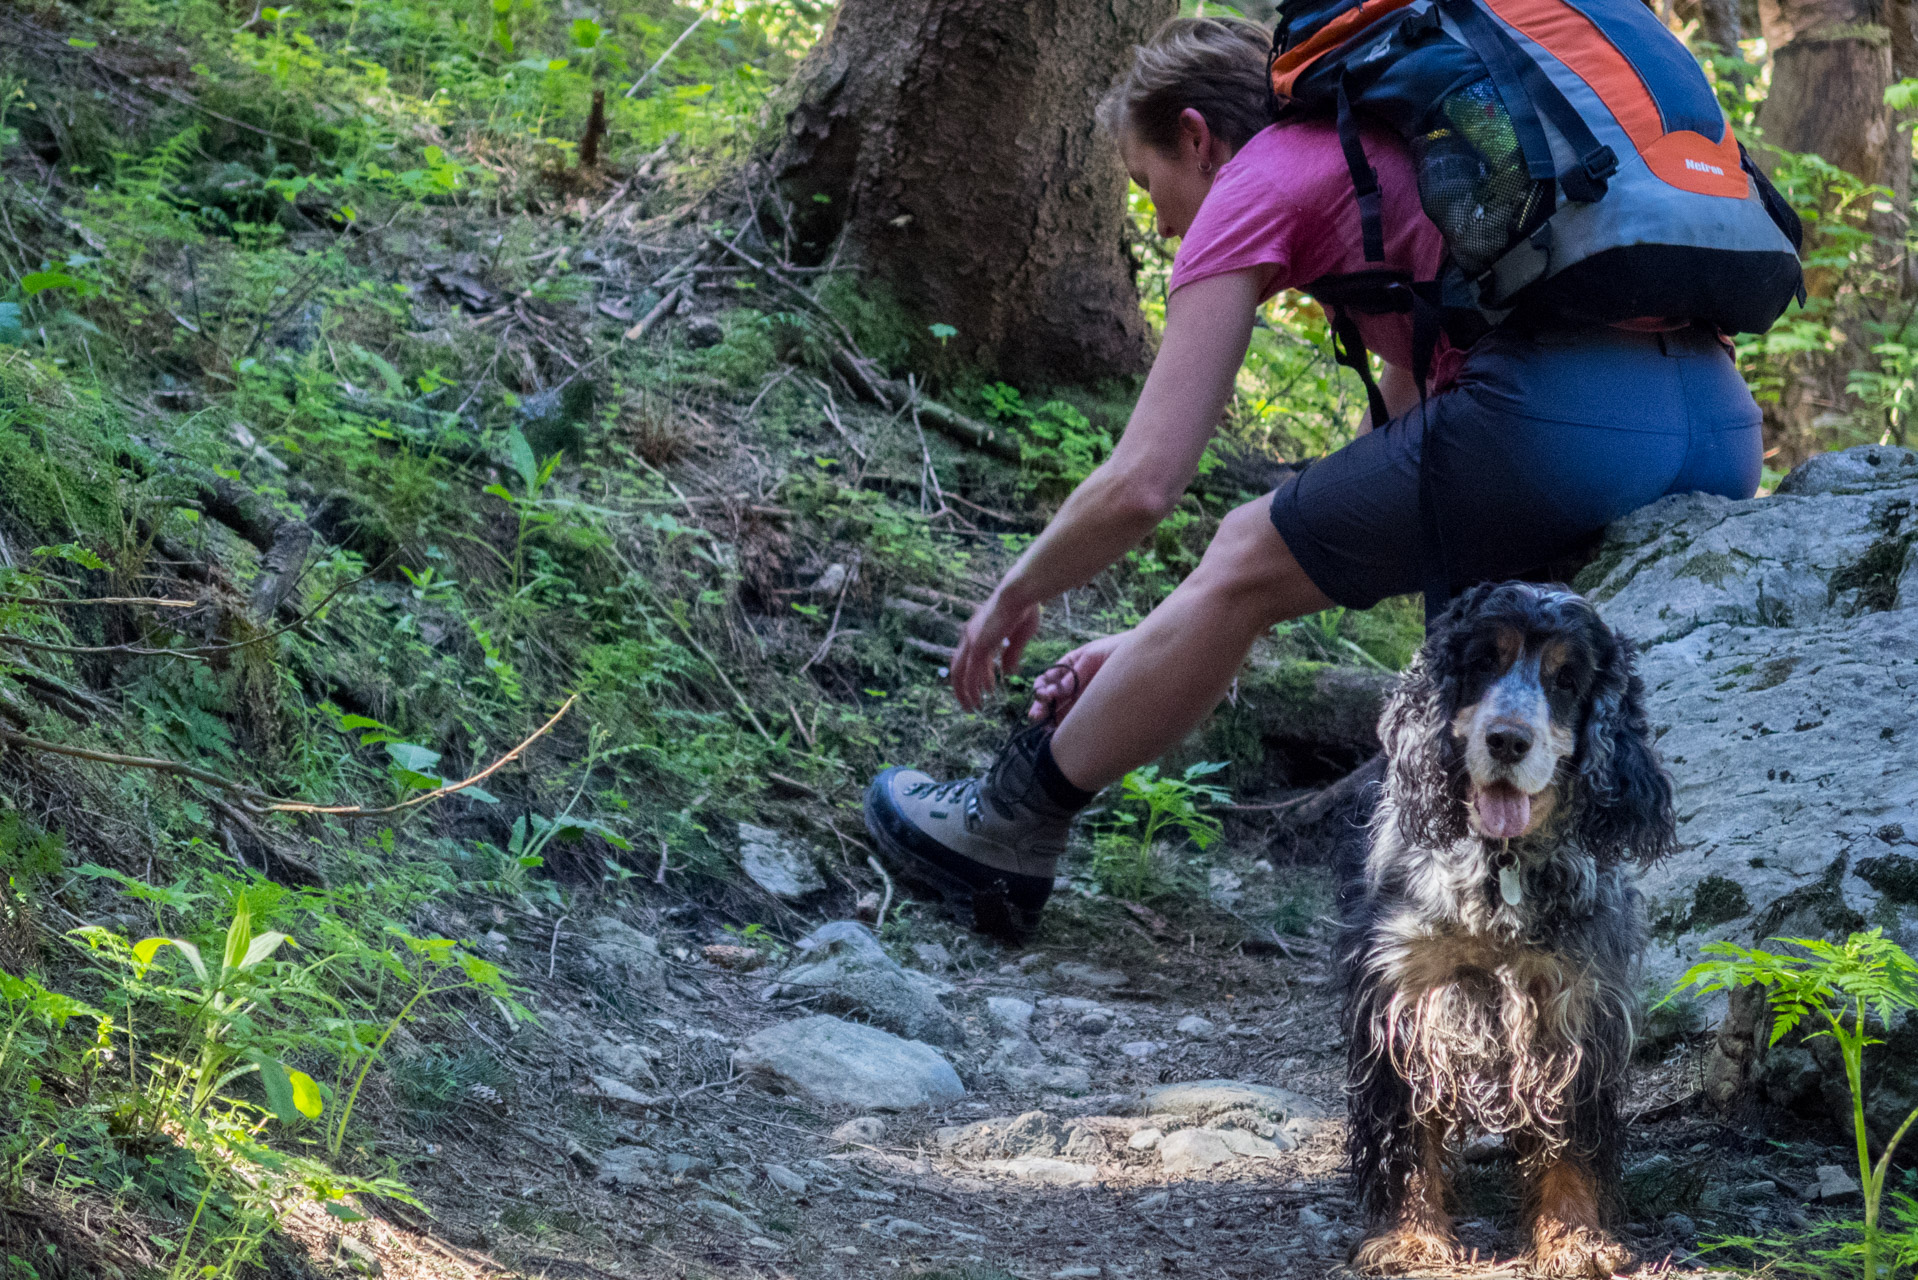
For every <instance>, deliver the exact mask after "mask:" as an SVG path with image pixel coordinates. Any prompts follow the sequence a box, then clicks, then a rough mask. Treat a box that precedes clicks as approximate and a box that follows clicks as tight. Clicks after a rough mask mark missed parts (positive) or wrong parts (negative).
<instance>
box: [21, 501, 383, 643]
mask: <svg viewBox="0 0 1918 1280" xmlns="http://www.w3.org/2000/svg"><path fill="white" fill-rule="evenodd" d="M302 527H304V526H302ZM309 532H311V531H310V530H309ZM398 554H399V553H398V552H397V551H396V552H394V553H393V554H392V555H389V556H387V557H386V559H384V560H382V561H380V562H379V563H378V564H376V565H374V566H373V567H372V568H371V569H368V570H367V571H366V572H365V573H363V574H361V575H360V576H359V577H357V578H351V579H349V580H347V581H345V582H342V583H340V585H338V586H337V587H334V588H333V589H332V590H331V591H329V592H327V593H326V595H325V596H323V597H322V598H321V600H320V602H319V603H318V604H316V605H314V606H313V607H312V608H311V609H308V610H307V611H306V612H305V613H303V614H301V615H300V616H299V617H297V618H295V619H293V621H291V622H289V623H287V624H286V625H284V626H280V627H275V628H273V630H271V631H263V632H261V633H260V634H259V635H257V636H253V637H252V638H250V639H246V640H233V641H230V642H228V643H225V644H203V645H196V646H194V647H193V648H190V649H154V648H149V647H147V646H145V645H137V644H95V645H82V644H55V643H53V642H52V641H50V640H31V639H28V638H27V637H26V636H15V635H8V634H6V633H5V632H0V648H8V647H10V648H15V649H32V650H35V651H37V652H40V653H66V654H96V653H117V654H120V655H121V656H123V657H129V658H196V659H205V658H217V657H219V656H220V655H221V654H223V653H232V652H233V651H234V650H236V649H244V648H247V647H248V646H249V645H256V644H263V643H265V642H266V641H268V640H271V639H274V638H275V637H276V636H283V635H285V634H286V633H287V632H289V631H294V630H297V629H299V628H300V627H303V626H305V625H306V624H307V623H308V622H311V621H312V620H313V619H314V617H316V616H317V615H318V614H319V612H320V610H322V609H324V608H326V606H327V605H329V604H332V603H333V600H334V597H336V596H338V595H339V594H340V593H341V592H342V591H345V590H346V589H347V588H348V587H356V586H358V585H359V584H360V583H362V582H365V581H366V580H367V579H368V578H370V577H372V576H373V575H374V574H376V573H378V572H380V571H381V570H382V569H384V568H386V566H387V565H389V564H391V563H392V562H393V560H394V557H395V556H397V555H398ZM76 603H77V602H76Z"/></svg>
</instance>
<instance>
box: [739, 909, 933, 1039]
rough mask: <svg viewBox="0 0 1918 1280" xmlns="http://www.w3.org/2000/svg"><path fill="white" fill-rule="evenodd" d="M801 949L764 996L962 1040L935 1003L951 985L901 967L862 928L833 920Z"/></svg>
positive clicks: (909, 1032) (911, 1032)
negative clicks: (795, 960) (801, 1000)
mask: <svg viewBox="0 0 1918 1280" xmlns="http://www.w3.org/2000/svg"><path fill="white" fill-rule="evenodd" d="M828 931H830V932H828ZM821 935H825V936H824V937H822V936H821ZM802 947H803V949H802V951H801V956H802V957H803V959H802V961H801V963H799V964H796V965H794V966H793V967H792V968H790V969H787V970H786V971H785V972H784V973H782V974H780V975H779V980H778V981H777V982H774V983H773V984H772V985H771V986H769V987H767V988H766V990H765V992H764V993H763V994H764V996H765V998H766V999H769V1000H798V999H804V1000H806V1001H808V1003H809V1004H810V1005H811V1007H812V1008H815V1009H821V1010H824V1011H825V1012H827V1013H840V1014H851V1015H857V1016H860V1017H863V1018H865V1019H867V1020H869V1021H871V1022H872V1023H873V1024H874V1025H876V1026H880V1027H884V1028H885V1029H886V1030H888V1031H894V1032H897V1033H898V1034H900V1035H902V1036H905V1037H906V1038H907V1039H909V1040H924V1041H926V1042H927V1043H928V1044H937V1045H945V1046H948V1047H951V1046H957V1045H960V1044H963V1043H965V1029H964V1027H962V1026H961V1025H960V1023H959V1020H958V1019H957V1018H955V1017H953V1016H952V1014H951V1013H950V1012H948V1011H947V1009H946V1007H945V1006H944V1005H943V1004H940V1003H939V997H940V996H941V995H942V994H944V993H945V992H948V991H950V990H951V989H952V988H951V986H950V985H949V984H947V983H944V982H941V981H940V980H939V979H937V978H933V977H929V976H927V975H926V974H923V973H918V972H915V971H913V970H911V969H907V968H905V967H903V966H902V965H900V964H899V963H898V962H897V961H895V960H893V958H892V957H891V956H889V955H887V954H886V952H885V949H884V948H883V947H881V946H880V945H879V941H878V939H876V938H874V937H873V936H872V934H871V932H870V931H868V930H867V929H866V928H865V927H864V926H862V925H857V924H853V923H852V922H850V921H837V922H835V923H833V924H831V925H827V926H825V927H824V928H821V929H819V930H816V931H815V932H814V933H813V934H812V935H811V936H810V937H808V938H806V939H804V940H803V942H802Z"/></svg>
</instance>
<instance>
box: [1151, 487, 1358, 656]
mask: <svg viewBox="0 0 1918 1280" xmlns="http://www.w3.org/2000/svg"><path fill="white" fill-rule="evenodd" d="M1271 506H1272V500H1271V497H1270V496H1269V495H1268V496H1267V497H1264V498H1259V499H1256V500H1254V501H1252V502H1248V503H1246V504H1245V505H1243V506H1240V507H1236V508H1234V509H1233V510H1232V511H1230V512H1229V513H1227V515H1226V517H1225V519H1223V520H1221V521H1220V522H1219V529H1218V532H1217V533H1215V534H1213V536H1212V543H1211V545H1210V546H1208V547H1207V548H1206V549H1205V555H1204V556H1203V557H1202V558H1201V559H1200V561H1199V567H1198V568H1197V569H1194V570H1193V571H1192V576H1191V577H1189V578H1187V579H1186V584H1185V585H1186V587H1187V588H1190V589H1192V590H1194V591H1196V592H1199V593H1202V595H1203V597H1204V598H1205V599H1206V600H1207V601H1208V602H1212V603H1216V604H1219V605H1221V606H1223V607H1226V608H1229V609H1231V610H1232V611H1233V612H1234V613H1238V614H1244V615H1246V617H1247V618H1248V620H1250V621H1257V622H1260V623H1263V624H1264V625H1267V626H1270V625H1271V624H1273V623H1277V622H1283V621H1285V620H1286V619H1288V618H1296V617H1299V616H1300V615H1302V614H1306V613H1312V612H1316V611H1317V610H1319V609H1323V608H1326V607H1328V606H1329V605H1330V604H1331V603H1332V602H1331V601H1330V600H1328V599H1326V597H1325V595H1324V593H1322V592H1321V591H1320V590H1319V589H1318V587H1317V586H1315V585H1314V584H1313V582H1312V580H1311V579H1310V578H1308V577H1307V576H1306V574H1305V570H1304V569H1302V568H1300V566H1299V562H1298V560H1297V558H1295V557H1294V556H1293V554H1292V551H1291V549H1290V548H1289V547H1287V546H1286V545H1285V539H1284V538H1283V537H1281V536H1280V534H1279V531H1278V529H1277V528H1275V527H1274V526H1273V524H1272V519H1271V515H1270V510H1271Z"/></svg>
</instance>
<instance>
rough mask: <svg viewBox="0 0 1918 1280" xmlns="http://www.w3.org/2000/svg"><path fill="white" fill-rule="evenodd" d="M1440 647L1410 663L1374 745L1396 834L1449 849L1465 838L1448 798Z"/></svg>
mask: <svg viewBox="0 0 1918 1280" xmlns="http://www.w3.org/2000/svg"><path fill="white" fill-rule="evenodd" d="M1442 646H1443V641H1442V640H1441V639H1439V638H1438V637H1435V638H1434V640H1433V641H1432V642H1428V643H1427V644H1426V646H1425V648H1423V649H1421V650H1420V651H1419V652H1418V653H1417V654H1416V655H1415V656H1414V657H1413V658H1412V661H1411V664H1410V665H1408V666H1407V667H1406V668H1405V673H1404V674H1403V675H1401V676H1400V677H1399V683H1398V686H1397V687H1396V688H1395V689H1393V691H1392V695H1391V696H1390V697H1389V698H1387V699H1386V701H1385V710H1384V712H1383V713H1382V714H1381V715H1380V716H1379V742H1380V743H1381V744H1382V745H1383V746H1384V748H1385V758H1386V761H1387V765H1388V767H1389V768H1390V770H1391V774H1390V776H1389V777H1388V778H1387V780H1386V788H1387V790H1388V791H1389V793H1390V794H1391V797H1392V800H1393V802H1394V803H1395V804H1396V805H1397V807H1398V821H1399V828H1400V830H1401V831H1402V832H1403V833H1404V835H1405V836H1406V838H1407V839H1409V840H1412V841H1415V842H1418V843H1437V844H1443V843H1449V842H1450V841H1453V840H1457V839H1460V838H1462V837H1463V836H1464V835H1465V834H1466V827H1465V815H1464V811H1463V809H1462V808H1461V806H1460V805H1459V804H1458V802H1457V798H1456V797H1455V796H1454V795H1453V794H1452V776H1451V774H1452V771H1451V767H1450V766H1451V764H1452V763H1453V761H1452V754H1453V752H1452V750H1451V749H1450V748H1449V747H1448V745H1447V744H1448V741H1449V736H1450V735H1448V734H1447V733H1446V731H1445V703H1446V698H1445V694H1444V690H1443V688H1442V681H1441V678H1440V677H1439V676H1438V675H1437V673H1436V671H1435V668H1442V667H1443V666H1444V665H1445V662H1444V659H1443V657H1442V656H1441V654H1442Z"/></svg>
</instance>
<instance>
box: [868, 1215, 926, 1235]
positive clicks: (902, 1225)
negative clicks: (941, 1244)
mask: <svg viewBox="0 0 1918 1280" xmlns="http://www.w3.org/2000/svg"><path fill="white" fill-rule="evenodd" d="M879 1234H881V1235H884V1236H890V1237H892V1238H893V1239H895V1240H922V1239H924V1238H925V1237H927V1236H930V1235H931V1234H932V1229H931V1228H930V1227H927V1226H926V1225H925V1224H924V1223H921V1222H914V1221H913V1220H912V1219H911V1218H887V1219H886V1225H885V1226H883V1227H881V1228H879Z"/></svg>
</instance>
